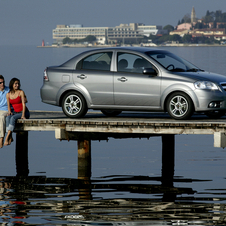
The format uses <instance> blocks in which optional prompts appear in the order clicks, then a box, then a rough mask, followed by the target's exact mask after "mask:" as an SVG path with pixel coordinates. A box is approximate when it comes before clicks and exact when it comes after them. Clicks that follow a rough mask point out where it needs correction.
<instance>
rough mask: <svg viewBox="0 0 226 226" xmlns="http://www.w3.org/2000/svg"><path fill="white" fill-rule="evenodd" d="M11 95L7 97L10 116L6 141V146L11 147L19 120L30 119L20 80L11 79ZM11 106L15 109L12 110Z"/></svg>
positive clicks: (7, 121)
mask: <svg viewBox="0 0 226 226" xmlns="http://www.w3.org/2000/svg"><path fill="white" fill-rule="evenodd" d="M9 89H10V91H9V93H7V95H6V99H7V104H8V116H7V117H6V132H7V135H6V139H5V143H4V145H5V146H6V145H10V144H11V142H12V141H13V138H12V132H13V130H14V128H15V124H16V121H17V119H19V118H21V119H26V118H29V117H30V113H29V110H28V109H27V107H26V104H25V103H26V102H27V101H26V96H25V94H24V91H23V90H21V89H20V80H19V79H17V78H13V79H11V81H10V82H9ZM11 106H12V107H13V109H11Z"/></svg>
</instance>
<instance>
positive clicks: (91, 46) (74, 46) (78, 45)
mask: <svg viewBox="0 0 226 226" xmlns="http://www.w3.org/2000/svg"><path fill="white" fill-rule="evenodd" d="M116 46H118V47H128V46H131V47H132V46H133V47H151V48H153V47H157V48H158V47H210V46H211V47H226V45H221V44H185V43H175V44H167V45H142V44H140V45H136V44H134V45H120V46H119V45H87V44H86V45H85V44H77V45H69V44H63V45H49V46H37V48H104V47H116Z"/></svg>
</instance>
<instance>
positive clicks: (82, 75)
mask: <svg viewBox="0 0 226 226" xmlns="http://www.w3.org/2000/svg"><path fill="white" fill-rule="evenodd" d="M77 78H80V79H85V78H87V76H85V75H84V74H81V75H78V76H77Z"/></svg>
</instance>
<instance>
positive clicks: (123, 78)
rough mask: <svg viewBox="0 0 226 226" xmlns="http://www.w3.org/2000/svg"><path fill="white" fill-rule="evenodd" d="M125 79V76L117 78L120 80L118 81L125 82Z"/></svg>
mask: <svg viewBox="0 0 226 226" xmlns="http://www.w3.org/2000/svg"><path fill="white" fill-rule="evenodd" d="M127 80H128V79H127V78H125V77H121V78H118V81H120V82H126V81H127Z"/></svg>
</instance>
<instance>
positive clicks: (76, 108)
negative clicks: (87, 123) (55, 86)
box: [62, 91, 88, 118]
mask: <svg viewBox="0 0 226 226" xmlns="http://www.w3.org/2000/svg"><path fill="white" fill-rule="evenodd" d="M62 109H63V112H64V114H65V115H67V116H68V117H70V118H80V117H83V116H84V115H85V114H86V112H87V110H88V109H87V105H86V101H85V99H84V97H83V96H82V95H81V94H79V93H77V92H73V91H72V92H68V93H67V94H66V95H65V96H64V98H63V100H62Z"/></svg>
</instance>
